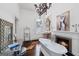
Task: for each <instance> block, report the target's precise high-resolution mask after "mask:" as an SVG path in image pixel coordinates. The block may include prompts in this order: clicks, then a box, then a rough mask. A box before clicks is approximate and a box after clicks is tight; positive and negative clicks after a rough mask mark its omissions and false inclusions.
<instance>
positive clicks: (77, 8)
mask: <svg viewBox="0 0 79 59" xmlns="http://www.w3.org/2000/svg"><path fill="white" fill-rule="evenodd" d="M68 10H69V11H70V31H75V29H74V28H73V27H72V25H74V24H79V15H78V14H79V4H77V3H55V4H53V5H52V8H51V9H49V10H48V14H49V15H50V17H52V19H51V22H52V28H51V30H52V31H56V20H57V19H56V16H57V15H60V14H62V13H64V12H66V11H68ZM78 31H79V29H78Z"/></svg>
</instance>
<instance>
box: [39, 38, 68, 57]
mask: <svg viewBox="0 0 79 59" xmlns="http://www.w3.org/2000/svg"><path fill="white" fill-rule="evenodd" d="M39 41H40V45H41V52H42V53H43V54H44V55H45V56H62V54H65V53H67V49H66V48H65V47H64V46H62V45H60V44H57V43H55V42H53V41H51V40H50V39H44V38H40V39H39Z"/></svg>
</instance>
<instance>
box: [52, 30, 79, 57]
mask: <svg viewBox="0 0 79 59" xmlns="http://www.w3.org/2000/svg"><path fill="white" fill-rule="evenodd" d="M52 35H53V36H56V35H57V36H60V37H65V38H70V39H71V40H72V53H73V54H74V55H76V56H79V32H69V31H54V32H52Z"/></svg>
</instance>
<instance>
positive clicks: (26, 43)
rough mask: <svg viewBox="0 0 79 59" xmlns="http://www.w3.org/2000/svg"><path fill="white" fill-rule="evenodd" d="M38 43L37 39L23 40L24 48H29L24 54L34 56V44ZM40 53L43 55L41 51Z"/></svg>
mask: <svg viewBox="0 0 79 59" xmlns="http://www.w3.org/2000/svg"><path fill="white" fill-rule="evenodd" d="M37 44H39V41H38V40H33V41H24V42H23V46H24V47H26V48H28V47H29V48H30V49H28V50H27V51H26V56H35V47H36V45H37ZM40 55H43V54H42V53H41V54H40Z"/></svg>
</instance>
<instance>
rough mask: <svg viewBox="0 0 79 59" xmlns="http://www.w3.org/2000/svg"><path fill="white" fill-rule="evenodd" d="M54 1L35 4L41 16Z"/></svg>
mask: <svg viewBox="0 0 79 59" xmlns="http://www.w3.org/2000/svg"><path fill="white" fill-rule="evenodd" d="M51 5H52V3H38V4H34V6H35V9H36V12H37V13H38V15H39V16H41V15H42V14H43V13H45V12H47V9H49V8H50V7H51Z"/></svg>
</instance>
